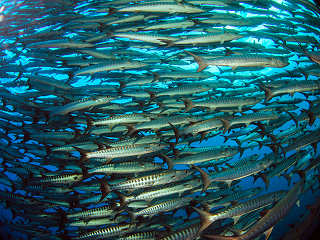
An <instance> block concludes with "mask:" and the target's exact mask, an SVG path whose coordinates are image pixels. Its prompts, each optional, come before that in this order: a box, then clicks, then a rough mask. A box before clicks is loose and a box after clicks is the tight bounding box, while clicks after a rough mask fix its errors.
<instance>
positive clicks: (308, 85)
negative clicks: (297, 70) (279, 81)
mask: <svg viewBox="0 0 320 240" xmlns="http://www.w3.org/2000/svg"><path fill="white" fill-rule="evenodd" d="M260 87H261V88H262V89H263V90H264V92H265V96H266V98H265V100H266V101H269V100H270V99H271V98H273V97H275V96H279V95H281V94H290V95H291V96H292V95H293V94H294V93H296V92H314V91H319V90H320V83H319V82H317V81H297V82H293V83H289V84H286V85H284V86H280V87H277V88H271V89H270V88H268V87H265V86H264V85H262V84H261V85H260Z"/></svg>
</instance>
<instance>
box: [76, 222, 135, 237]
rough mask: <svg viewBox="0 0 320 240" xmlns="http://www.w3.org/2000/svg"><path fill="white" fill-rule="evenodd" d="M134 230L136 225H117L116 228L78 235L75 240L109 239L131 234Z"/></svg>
mask: <svg viewBox="0 0 320 240" xmlns="http://www.w3.org/2000/svg"><path fill="white" fill-rule="evenodd" d="M135 229H136V224H119V225H116V226H112V227H107V228H102V229H99V230H94V231H92V232H87V233H83V234H80V235H79V237H78V238H77V239H79V240H89V239H103V238H110V237H114V236H118V235H124V234H126V233H130V232H133V231H134V230H135Z"/></svg>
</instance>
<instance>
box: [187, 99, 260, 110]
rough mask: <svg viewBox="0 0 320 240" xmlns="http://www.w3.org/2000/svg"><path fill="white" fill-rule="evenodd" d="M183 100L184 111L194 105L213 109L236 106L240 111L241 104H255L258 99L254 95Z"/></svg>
mask: <svg viewBox="0 0 320 240" xmlns="http://www.w3.org/2000/svg"><path fill="white" fill-rule="evenodd" d="M183 101H184V103H185V107H186V108H185V112H188V111H190V110H191V109H192V108H194V107H200V108H207V109H210V110H215V109H216V108H226V107H237V108H238V110H239V111H241V110H242V107H243V106H250V105H255V104H256V103H258V102H259V101H260V100H259V99H258V98H256V97H247V98H239V97H219V98H217V99H213V100H208V101H191V100H189V99H184V100H183Z"/></svg>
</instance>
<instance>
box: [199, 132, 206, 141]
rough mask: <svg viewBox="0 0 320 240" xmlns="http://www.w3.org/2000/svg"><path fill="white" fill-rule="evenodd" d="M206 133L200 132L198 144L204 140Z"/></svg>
mask: <svg viewBox="0 0 320 240" xmlns="http://www.w3.org/2000/svg"><path fill="white" fill-rule="evenodd" d="M207 134H208V132H202V133H201V134H200V135H201V137H200V143H201V142H202V141H203V140H204V139H205V137H206V136H207Z"/></svg>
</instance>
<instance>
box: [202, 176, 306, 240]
mask: <svg viewBox="0 0 320 240" xmlns="http://www.w3.org/2000/svg"><path fill="white" fill-rule="evenodd" d="M303 187H304V181H303V180H301V181H300V182H298V183H296V185H294V187H293V188H292V189H291V190H290V191H289V192H288V193H287V194H286V196H285V197H283V198H282V199H281V200H280V201H279V202H278V203H277V204H276V205H275V206H274V207H273V208H271V210H269V211H268V212H267V214H266V215H264V216H263V217H262V218H261V219H260V220H259V221H258V222H257V223H255V224H254V225H253V226H252V227H251V228H250V229H249V230H248V231H247V232H246V233H245V234H243V235H240V236H238V237H224V236H218V235H204V236H205V237H207V238H209V239H216V240H249V239H254V238H255V237H258V236H259V235H260V234H262V233H264V232H265V235H266V236H267V239H268V238H269V236H270V234H271V232H272V229H273V226H274V225H275V224H276V223H277V222H278V221H279V220H280V219H282V218H283V217H284V216H286V215H287V214H288V212H289V210H290V209H291V207H292V206H293V205H294V204H295V203H296V201H297V200H298V197H299V195H300V194H301V193H302V191H303Z"/></svg>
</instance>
